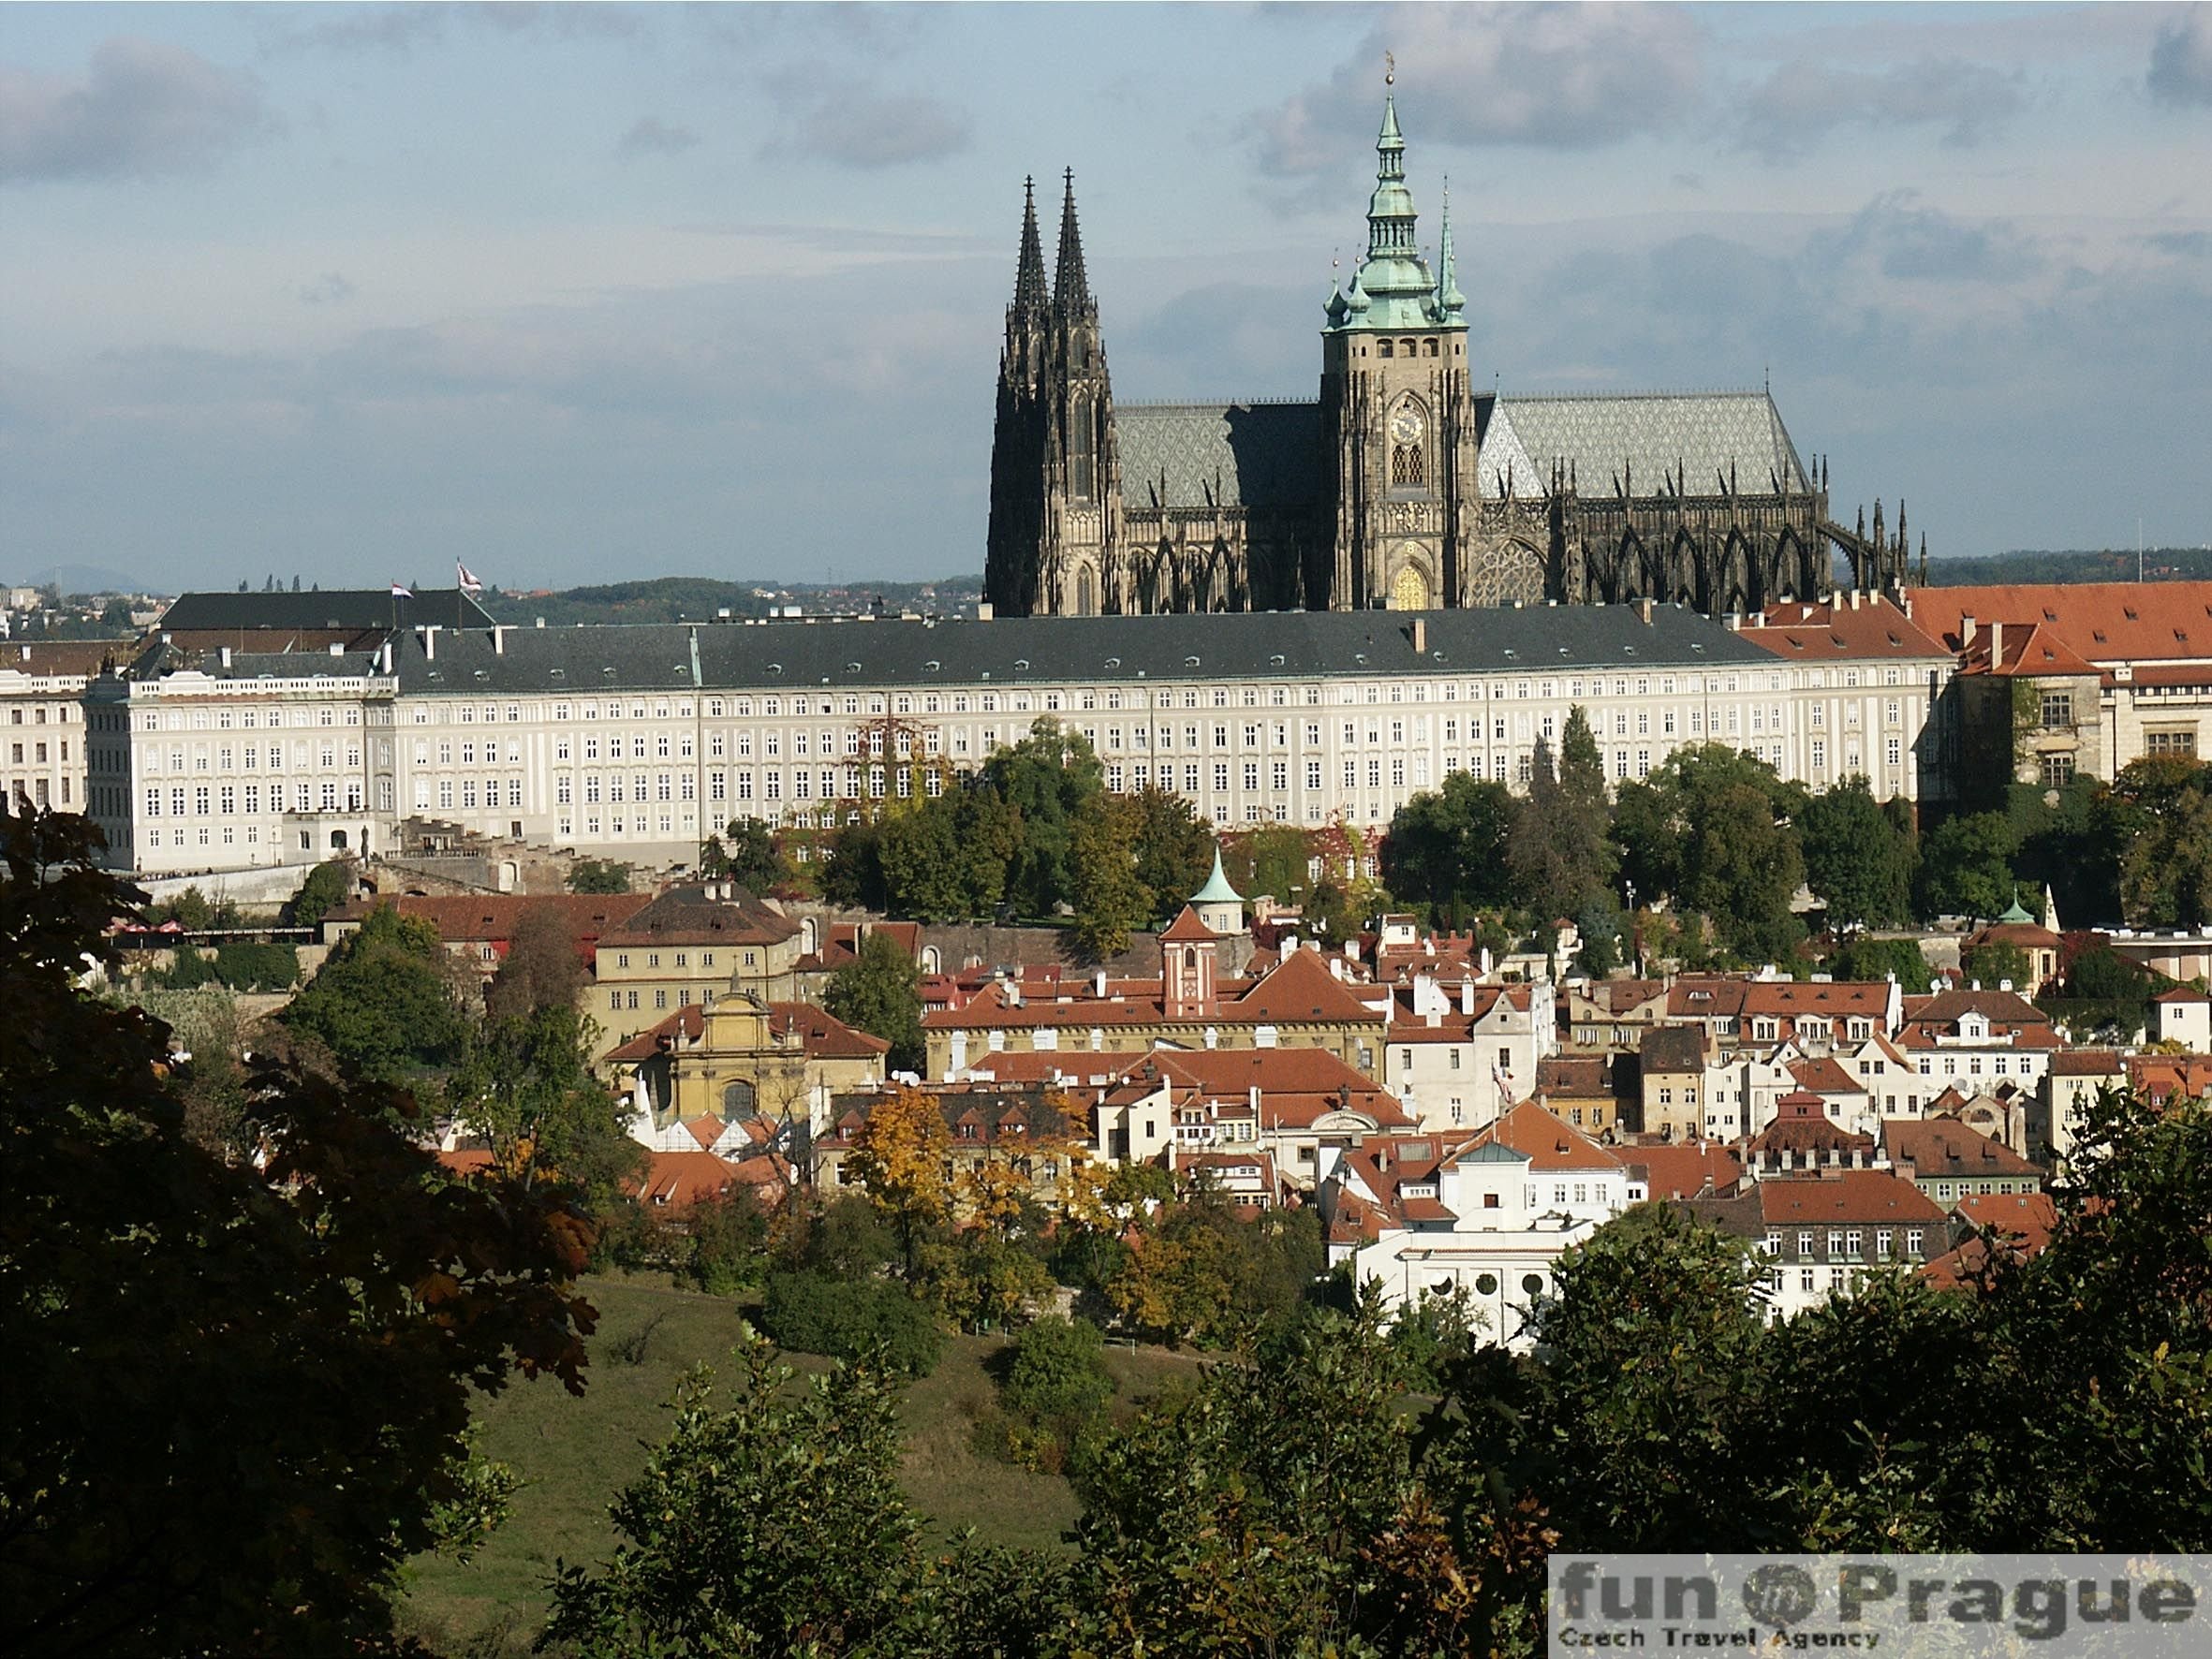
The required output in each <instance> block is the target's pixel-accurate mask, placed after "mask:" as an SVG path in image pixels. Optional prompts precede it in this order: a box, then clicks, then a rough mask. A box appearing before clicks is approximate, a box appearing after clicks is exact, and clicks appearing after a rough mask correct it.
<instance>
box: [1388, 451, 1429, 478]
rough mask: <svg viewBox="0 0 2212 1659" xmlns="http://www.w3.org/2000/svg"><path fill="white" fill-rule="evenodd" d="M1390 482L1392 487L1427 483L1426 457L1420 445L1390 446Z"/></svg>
mask: <svg viewBox="0 0 2212 1659" xmlns="http://www.w3.org/2000/svg"><path fill="white" fill-rule="evenodd" d="M1390 481H1391V482H1392V483H1393V484H1394V485H1405V484H1424V483H1426V482H1427V481H1428V467H1427V462H1426V456H1425V452H1424V451H1423V448H1422V447H1421V445H1420V444H1418V443H1412V444H1393V445H1392V446H1391V449H1390Z"/></svg>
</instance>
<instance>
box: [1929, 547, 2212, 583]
mask: <svg viewBox="0 0 2212 1659" xmlns="http://www.w3.org/2000/svg"><path fill="white" fill-rule="evenodd" d="M2143 579H2144V580H2146V581H2205V580H2212V549H2207V548H2145V549H2144V550H2143ZM2133 580H2135V550H2134V549H2133V548H2101V549H2097V550H2094V551H2089V550H2079V549H2072V550H2068V551H2063V552H2033V551H2015V552H2010V553H1991V554H1989V555H1988V556H1987V557H1985V558H1980V559H1930V560H1929V561H1928V586H1930V587H1932V588H1967V587H1994V586H1998V585H2001V584H2003V583H2006V582H2024V581H2133Z"/></svg>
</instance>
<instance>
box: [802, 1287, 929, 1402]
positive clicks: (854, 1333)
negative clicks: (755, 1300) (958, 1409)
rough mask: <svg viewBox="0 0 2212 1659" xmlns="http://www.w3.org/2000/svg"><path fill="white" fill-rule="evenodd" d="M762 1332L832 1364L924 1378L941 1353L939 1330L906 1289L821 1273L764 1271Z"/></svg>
mask: <svg viewBox="0 0 2212 1659" xmlns="http://www.w3.org/2000/svg"><path fill="white" fill-rule="evenodd" d="M760 1329H763V1330H765V1331H766V1332H767V1333H768V1334H769V1335H770V1336H772V1337H774V1339H775V1341H776V1342H777V1343H780V1344H781V1345H782V1346H784V1347H787V1348H789V1349H791V1350H792V1351H793V1352H794V1353H800V1354H820V1355H823V1356H826V1357H827V1358H832V1359H870V1358H872V1359H873V1360H874V1362H875V1363H877V1364H880V1365H882V1366H884V1367H885V1368H887V1369H888V1370H890V1371H892V1372H894V1373H898V1374H901V1375H904V1376H912V1377H925V1376H927V1375H928V1374H929V1373H931V1372H933V1371H935V1370H936V1364H937V1359H938V1358H939V1357H940V1356H941V1355H942V1354H943V1353H944V1348H945V1333H944V1332H943V1331H942V1330H940V1329H938V1328H937V1323H936V1319H935V1318H933V1317H932V1316H931V1314H930V1311H929V1309H928V1308H926V1307H924V1306H923V1305H922V1302H921V1301H919V1300H918V1299H916V1298H915V1297H914V1296H913V1295H912V1294H911V1293H910V1292H909V1291H908V1290H907V1287H906V1286H904V1285H895V1284H892V1283H889V1282H887V1281H885V1280H881V1279H875V1280H863V1281H861V1282H860V1283H857V1284H856V1283H854V1282H852V1281H850V1280H843V1279H835V1278H832V1277H831V1276H830V1275H829V1274H827V1273H813V1272H799V1273H770V1274H769V1275H768V1280H767V1285H766V1288H765V1290H764V1292H763V1294H762V1298H761V1303H760Z"/></svg>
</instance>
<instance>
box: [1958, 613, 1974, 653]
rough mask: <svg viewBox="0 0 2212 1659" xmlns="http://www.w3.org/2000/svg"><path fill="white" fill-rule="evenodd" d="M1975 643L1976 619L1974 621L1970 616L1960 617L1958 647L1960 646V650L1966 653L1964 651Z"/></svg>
mask: <svg viewBox="0 0 2212 1659" xmlns="http://www.w3.org/2000/svg"><path fill="white" fill-rule="evenodd" d="M1973 642H1974V619H1973V618H1972V617H1970V616H1962V617H1960V618H1959V619H1958V646H1959V649H1960V650H1961V651H1964V650H1965V649H1966V648H1967V647H1968V646H1969V645H1971V644H1972V643H1973Z"/></svg>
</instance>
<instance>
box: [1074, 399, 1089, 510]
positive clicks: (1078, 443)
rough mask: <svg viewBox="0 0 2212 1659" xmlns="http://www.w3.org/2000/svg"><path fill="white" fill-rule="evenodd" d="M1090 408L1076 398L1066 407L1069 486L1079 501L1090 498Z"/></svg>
mask: <svg viewBox="0 0 2212 1659" xmlns="http://www.w3.org/2000/svg"><path fill="white" fill-rule="evenodd" d="M1091 443H1092V434H1091V410H1090V405H1089V404H1087V403H1085V402H1084V400H1083V399H1081V398H1078V399H1076V400H1075V402H1074V403H1073V404H1070V405H1069V409H1068V462H1069V468H1068V470H1069V489H1070V490H1072V491H1073V492H1074V494H1075V496H1076V498H1077V499H1078V500H1080V501H1088V500H1089V499H1090V498H1091V492H1092V483H1091V474H1092V471H1093V468H1092V465H1091Z"/></svg>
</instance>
